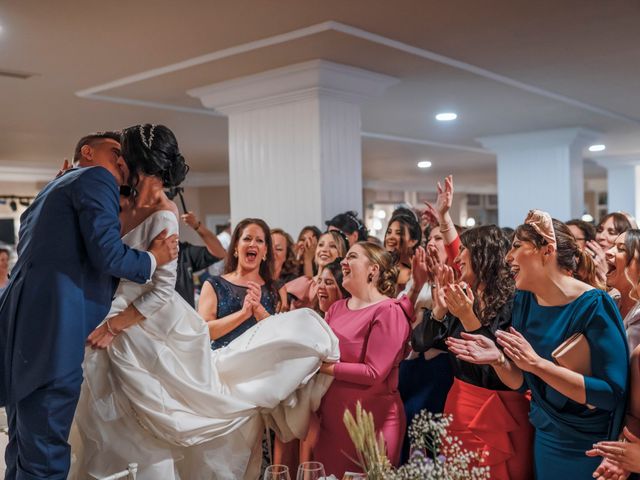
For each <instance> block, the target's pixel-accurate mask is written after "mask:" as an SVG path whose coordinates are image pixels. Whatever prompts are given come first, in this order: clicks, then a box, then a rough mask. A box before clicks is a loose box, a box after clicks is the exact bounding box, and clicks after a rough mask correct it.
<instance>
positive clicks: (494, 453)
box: [198, 177, 640, 479]
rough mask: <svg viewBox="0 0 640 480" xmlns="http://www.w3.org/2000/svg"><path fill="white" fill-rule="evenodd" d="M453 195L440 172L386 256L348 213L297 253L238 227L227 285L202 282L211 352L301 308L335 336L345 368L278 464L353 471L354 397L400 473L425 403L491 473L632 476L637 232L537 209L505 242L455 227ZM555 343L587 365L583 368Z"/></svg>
mask: <svg viewBox="0 0 640 480" xmlns="http://www.w3.org/2000/svg"><path fill="white" fill-rule="evenodd" d="M452 198H453V179H452V178H451V177H448V178H446V179H445V181H444V182H443V184H442V185H441V184H438V196H437V201H436V203H435V204H434V205H433V206H432V205H429V204H427V208H426V210H424V211H423V212H419V213H418V212H415V211H413V210H411V209H409V208H398V209H397V210H396V211H395V212H394V213H393V215H392V216H391V218H390V220H389V222H388V227H387V230H386V233H385V237H384V241H383V243H382V245H379V244H377V243H376V242H374V241H371V239H370V238H369V237H368V235H367V231H366V228H365V227H364V224H363V222H362V221H361V220H360V219H359V218H358V217H357V214H356V213H355V212H346V213H344V214H340V215H337V216H336V217H335V218H333V219H331V220H329V221H327V222H326V227H327V229H326V230H325V231H324V232H322V231H321V230H319V229H318V228H317V227H315V226H307V227H304V228H303V229H302V231H301V232H300V233H299V235H298V237H297V240H295V241H294V240H293V238H292V236H291V235H289V234H288V233H287V232H285V231H283V230H281V229H270V228H269V227H268V226H267V225H266V223H265V222H264V221H262V220H260V219H245V220H243V221H242V222H240V223H238V225H237V226H236V227H235V229H234V231H233V233H232V235H231V242H230V245H229V248H228V249H227V256H226V260H225V272H224V274H222V275H219V276H213V277H210V278H209V279H207V280H206V282H205V283H204V285H203V287H202V292H201V295H200V300H199V304H198V312H199V314H200V315H201V316H202V317H203V318H204V319H205V321H207V324H208V326H209V332H210V335H211V342H212V343H211V344H212V348H214V349H216V348H220V347H222V346H225V345H227V344H228V343H229V342H231V341H232V340H233V339H235V338H237V337H238V336H240V335H241V334H242V333H243V332H245V331H246V330H248V329H249V328H250V327H251V326H253V325H255V324H256V323H258V322H260V321H261V320H263V319H264V318H266V317H268V316H270V315H273V314H275V313H278V312H283V311H288V310H293V309H297V308H311V309H314V310H315V311H316V312H318V313H319V314H320V315H322V316H324V318H325V320H326V321H327V323H328V325H329V326H330V327H331V328H332V330H333V331H334V333H335V334H336V336H337V337H338V339H339V341H340V351H341V359H340V362H339V363H337V364H324V365H323V366H322V367H321V370H320V371H321V372H322V373H324V374H327V375H331V376H333V377H334V381H333V383H332V385H331V387H330V389H329V391H328V392H327V394H326V395H325V396H324V398H323V400H322V403H321V405H320V407H319V410H318V412H317V414H316V416H315V417H314V421H312V422H311V425H310V427H309V433H308V435H307V438H306V439H304V440H301V441H294V442H288V443H283V442H280V441H279V440H278V439H275V447H274V450H275V452H274V455H275V457H274V462H276V463H285V464H289V465H290V467H291V468H292V469H294V468H296V466H297V464H298V463H299V462H302V461H308V460H311V459H313V460H317V461H320V462H322V463H323V464H324V466H325V469H326V471H327V473H328V474H329V473H333V474H336V475H338V476H341V475H342V474H343V473H344V472H345V471H357V470H358V466H357V465H356V464H355V463H354V462H353V459H354V458H357V456H356V453H355V450H354V447H353V444H352V442H351V440H350V438H349V436H348V433H347V431H346V429H345V427H344V425H343V422H342V414H343V412H344V410H345V409H346V408H349V409H352V410H353V409H354V408H355V405H356V402H358V401H359V402H360V403H361V404H362V405H363V407H364V408H365V409H366V410H368V411H370V412H372V413H373V417H374V420H375V423H376V428H377V429H378V430H379V431H381V432H382V434H383V436H384V438H385V441H386V444H387V452H388V456H389V458H390V460H391V461H392V463H394V464H396V465H398V464H400V463H401V462H404V461H406V459H407V457H408V453H409V451H408V441H407V438H406V430H407V424H408V423H409V422H410V421H411V419H412V417H413V415H415V414H416V413H418V412H419V411H420V410H422V409H425V408H426V409H428V410H430V411H432V412H436V413H437V412H445V413H449V414H452V416H453V423H452V424H451V425H450V427H449V429H450V434H451V435H452V436H455V437H457V438H458V439H460V440H461V441H462V442H463V446H464V447H465V448H466V449H468V450H472V451H478V452H481V453H482V455H481V457H482V458H483V460H482V462H483V463H484V464H485V465H488V466H490V468H491V475H492V478H496V479H527V478H534V477H535V478H540V479H546V478H561V476H562V475H565V474H566V475H572V476H573V477H575V478H587V477H588V478H592V475H593V476H594V477H596V478H626V476H627V475H628V474H629V473H630V472H639V471H640V440H639V439H638V437H636V435H640V347H638V344H639V343H640V302H639V300H640V230H638V229H637V226H636V225H635V221H634V220H633V219H632V218H630V217H629V216H628V215H625V214H622V213H611V214H609V215H606V216H605V217H604V218H602V219H601V221H600V223H599V224H598V226H597V227H595V228H594V227H593V226H592V225H591V224H589V223H586V222H583V221H581V220H570V221H568V222H566V223H563V222H561V221H559V220H556V219H552V218H551V217H550V216H549V215H548V214H547V213H545V212H541V211H531V212H530V214H529V215H528V216H527V218H526V219H524V222H523V224H522V225H520V226H519V227H518V228H517V229H515V231H514V230H511V229H507V228H504V229H501V228H498V227H497V226H495V225H485V226H478V227H476V228H471V229H467V230H464V229H462V228H460V227H458V226H457V225H455V224H454V222H453V220H452V218H451V215H450V213H449V211H450V208H451V204H452ZM585 345H586V350H585V349H584V348H583V347H584V346H585ZM558 347H564V350H565V351H568V352H569V355H565V356H566V357H569V356H571V355H573V356H574V357H575V356H576V355H577V356H578V357H580V355H582V356H581V357H580V358H579V360H580V361H579V362H578V363H581V365H580V367H577V366H575V365H573V364H569V363H563V362H565V356H563V355H562V354H558V350H559V349H558ZM585 351H586V354H585V353H584V352H585ZM403 447H404V448H403ZM294 471H295V470H294Z"/></svg>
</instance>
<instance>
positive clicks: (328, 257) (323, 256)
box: [318, 253, 331, 262]
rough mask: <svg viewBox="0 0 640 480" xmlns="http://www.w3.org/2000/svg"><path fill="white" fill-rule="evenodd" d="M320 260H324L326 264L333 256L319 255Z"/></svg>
mask: <svg viewBox="0 0 640 480" xmlns="http://www.w3.org/2000/svg"><path fill="white" fill-rule="evenodd" d="M318 260H322V261H323V262H326V261H327V260H331V255H329V254H328V253H319V254H318Z"/></svg>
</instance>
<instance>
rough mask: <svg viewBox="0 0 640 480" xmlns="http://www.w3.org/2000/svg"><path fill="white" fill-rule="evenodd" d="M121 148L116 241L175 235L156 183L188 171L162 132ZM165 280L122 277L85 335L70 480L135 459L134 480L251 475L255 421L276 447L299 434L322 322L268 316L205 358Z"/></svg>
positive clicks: (314, 386) (164, 276) (193, 323)
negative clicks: (125, 191) (128, 182)
mask: <svg viewBox="0 0 640 480" xmlns="http://www.w3.org/2000/svg"><path fill="white" fill-rule="evenodd" d="M122 148H123V154H124V156H125V159H126V160H127V163H128V165H130V166H131V169H132V170H137V171H138V175H136V173H135V171H134V172H132V176H133V178H135V177H136V176H138V177H139V183H138V186H137V188H138V189H139V195H138V196H137V198H136V200H135V206H134V208H133V209H132V210H131V212H130V213H129V214H127V215H124V217H123V231H125V232H126V234H125V235H124V236H123V240H124V242H125V243H126V244H127V245H129V246H131V247H134V248H138V249H142V250H145V249H146V248H147V246H148V245H149V243H150V240H151V239H153V238H154V236H155V235H157V234H158V233H160V232H161V231H163V230H167V232H168V234H172V233H174V232H177V231H178V221H177V208H176V207H175V205H174V204H173V203H172V202H170V201H169V200H168V199H167V198H166V196H165V195H164V192H163V185H164V186H165V187H167V186H174V185H178V184H179V183H180V182H181V181H182V180H183V179H184V177H185V175H186V172H187V170H188V167H186V165H185V163H184V159H183V158H182V156H181V155H180V154H179V152H178V148H177V143H176V141H175V137H174V136H173V133H172V132H171V131H170V130H169V129H167V128H166V127H163V126H152V125H144V126H137V127H131V128H129V129H127V130H125V131H124V133H123V140H122ZM131 158H133V159H135V161H134V162H135V163H134V162H132V161H130V159H131ZM175 279H176V262H173V263H172V264H168V265H166V266H163V267H160V268H158V269H157V270H156V271H155V273H154V275H153V278H152V280H151V282H149V283H147V284H146V285H138V284H135V283H132V282H128V281H125V280H123V281H121V282H120V285H119V287H118V290H117V293H116V296H115V299H114V301H113V304H112V307H111V311H110V312H109V315H108V316H107V318H108V319H109V320H108V321H105V322H104V323H103V324H102V325H101V326H100V327H98V328H97V329H96V330H95V331H94V332H93V333H92V334H91V335H90V336H89V343H90V344H91V345H93V346H94V347H98V348H95V349H92V348H87V351H86V355H85V362H84V377H85V380H84V384H83V386H82V393H81V396H80V401H79V403H78V408H77V411H76V417H75V422H74V431H73V432H72V439H71V444H72V449H73V456H74V461H73V464H72V468H71V473H70V476H69V478H71V479H82V480H85V479H87V478H100V477H104V476H108V475H110V474H112V473H114V472H117V471H119V470H123V469H125V468H126V465H127V464H129V463H132V462H133V463H138V465H139V469H138V479H140V480H158V479H162V480H172V479H176V480H178V479H179V480H201V479H202V480H205V479H240V478H247V479H248V478H250V479H255V478H256V476H257V475H258V473H259V468H260V462H261V455H262V449H261V438H262V432H263V430H264V424H265V422H266V423H267V424H268V425H269V426H270V427H271V428H273V429H275V430H276V432H277V434H278V435H279V436H280V437H281V438H282V439H283V440H285V441H286V440H289V439H291V438H293V437H297V438H304V435H305V434H306V429H307V424H308V420H309V415H310V412H311V411H312V410H315V409H317V407H318V405H319V402H320V399H321V398H322V395H323V394H324V393H325V391H326V389H327V388H328V386H329V382H330V381H331V379H330V378H329V377H326V376H324V375H316V372H317V371H318V369H319V367H320V365H321V363H322V362H323V361H337V360H338V357H339V351H338V340H337V338H336V337H335V336H334V335H333V333H332V332H331V330H330V328H329V327H328V326H327V324H326V323H325V322H324V320H322V318H320V317H319V316H318V315H316V314H315V313H314V312H312V311H310V310H299V311H295V312H291V313H286V314H280V315H275V316H271V317H268V318H266V319H264V320H262V321H260V322H259V323H258V324H257V325H255V326H254V327H252V328H251V329H249V330H248V331H246V332H245V333H244V334H242V335H241V336H240V337H238V338H237V339H236V340H234V341H233V342H231V343H230V344H229V345H228V346H227V347H224V348H220V349H218V350H215V351H212V350H211V348H210V340H209V332H208V328H207V325H206V323H205V322H204V321H203V320H202V318H201V317H199V316H198V314H197V313H196V312H195V311H194V310H193V309H192V308H191V306H190V305H189V304H188V303H187V302H185V301H184V300H183V299H182V297H180V295H179V294H177V293H176V292H175V290H174V285H175ZM105 347H106V349H105Z"/></svg>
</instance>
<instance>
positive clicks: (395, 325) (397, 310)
mask: <svg viewBox="0 0 640 480" xmlns="http://www.w3.org/2000/svg"><path fill="white" fill-rule="evenodd" d="M409 331H410V325H409V320H408V319H407V314H406V313H405V311H404V309H403V306H401V305H400V302H399V301H398V302H390V303H389V304H387V305H384V306H383V307H382V308H379V309H377V310H376V311H375V313H374V318H373V322H372V325H371V330H370V331H369V338H368V341H367V345H366V350H365V354H364V362H363V363H337V364H336V366H335V370H334V375H335V378H336V380H341V381H345V382H351V383H357V384H359V385H374V384H376V383H379V382H382V381H383V380H385V379H386V378H387V377H388V376H389V373H390V372H391V369H392V368H393V367H394V366H396V364H397V363H398V361H399V359H401V358H403V357H404V351H405V349H406V345H407V339H408V337H409Z"/></svg>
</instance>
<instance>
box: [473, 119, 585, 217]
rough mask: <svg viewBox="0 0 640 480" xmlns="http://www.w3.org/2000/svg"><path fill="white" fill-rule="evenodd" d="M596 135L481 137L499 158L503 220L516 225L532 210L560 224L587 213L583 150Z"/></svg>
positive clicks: (567, 132) (576, 132)
mask: <svg viewBox="0 0 640 480" xmlns="http://www.w3.org/2000/svg"><path fill="white" fill-rule="evenodd" d="M596 136H597V134H596V133H595V132H592V131H589V130H584V129H581V128H567V129H559V130H546V131H540V132H531V133H522V134H514V135H499V136H493V137H484V138H479V139H478V141H479V142H481V143H482V144H483V145H484V146H485V147H486V148H488V149H489V150H491V151H493V152H495V153H496V155H497V168H498V171H497V174H498V175H497V177H498V219H499V223H500V226H503V227H507V226H508V227H515V226H517V225H519V224H521V223H522V222H523V220H524V219H525V217H526V215H527V212H528V211H529V210H531V209H533V208H537V209H540V210H545V211H547V212H549V213H550V214H551V215H552V216H553V217H555V218H558V219H559V220H563V221H566V220H569V219H571V218H576V217H578V218H579V217H580V216H581V215H582V213H583V209H584V175H583V159H582V150H583V148H584V147H585V146H586V145H588V144H589V142H591V141H592V140H593V139H594V138H596Z"/></svg>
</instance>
